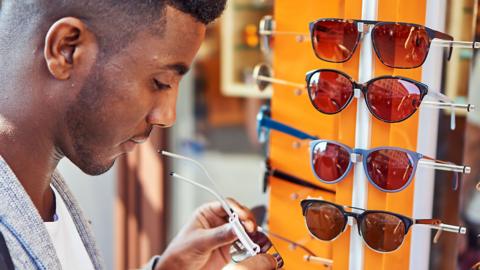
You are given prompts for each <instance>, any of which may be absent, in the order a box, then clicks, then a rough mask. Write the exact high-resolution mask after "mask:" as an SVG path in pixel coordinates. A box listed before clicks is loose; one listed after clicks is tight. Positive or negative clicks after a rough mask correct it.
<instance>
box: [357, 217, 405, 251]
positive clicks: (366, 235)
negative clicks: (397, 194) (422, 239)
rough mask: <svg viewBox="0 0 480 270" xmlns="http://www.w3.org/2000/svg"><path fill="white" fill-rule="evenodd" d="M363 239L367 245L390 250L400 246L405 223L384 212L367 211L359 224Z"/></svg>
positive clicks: (377, 249)
mask: <svg viewBox="0 0 480 270" xmlns="http://www.w3.org/2000/svg"><path fill="white" fill-rule="evenodd" d="M360 230H361V232H362V236H363V239H365V242H366V243H367V245H368V246H369V247H371V248H372V249H374V250H376V251H380V252H391V251H394V250H396V249H397V248H399V247H400V245H402V243H403V239H404V237H405V223H403V221H402V220H401V219H400V218H398V217H397V216H394V215H391V214H386V213H367V214H365V216H364V218H363V220H362V221H361V224H360Z"/></svg>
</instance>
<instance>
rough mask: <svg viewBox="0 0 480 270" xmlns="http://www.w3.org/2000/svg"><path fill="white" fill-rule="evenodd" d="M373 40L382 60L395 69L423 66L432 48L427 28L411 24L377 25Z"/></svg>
mask: <svg viewBox="0 0 480 270" xmlns="http://www.w3.org/2000/svg"><path fill="white" fill-rule="evenodd" d="M372 39H373V45H374V46H375V50H376V52H377V53H378V57H379V58H380V60H381V61H382V62H383V63H384V64H385V65H387V66H390V67H395V68H415V67H419V66H421V65H422V64H423V62H424V61H425V58H426V57H427V54H428V49H429V47H430V37H429V35H428V33H427V31H426V30H425V28H423V27H421V26H415V25H409V24H397V23H388V24H380V25H377V26H375V28H374V29H373V32H372Z"/></svg>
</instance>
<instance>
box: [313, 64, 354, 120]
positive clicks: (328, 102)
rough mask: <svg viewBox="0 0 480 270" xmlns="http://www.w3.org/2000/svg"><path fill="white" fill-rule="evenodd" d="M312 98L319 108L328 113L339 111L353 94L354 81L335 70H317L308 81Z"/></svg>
mask: <svg viewBox="0 0 480 270" xmlns="http://www.w3.org/2000/svg"><path fill="white" fill-rule="evenodd" d="M308 93H309V95H310V100H311V101H312V103H313V105H314V106H315V108H316V109H317V110H319V111H320V112H322V113H326V114H334V113H338V112H340V111H341V110H343V109H344V108H345V106H347V104H348V102H349V101H350V99H351V98H352V96H353V85H352V82H351V81H350V80H349V79H348V78H347V77H345V76H344V75H343V74H341V73H338V72H334V71H317V72H315V73H313V74H312V76H311V77H310V80H309V81H308Z"/></svg>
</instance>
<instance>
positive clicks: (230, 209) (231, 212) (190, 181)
mask: <svg viewBox="0 0 480 270" xmlns="http://www.w3.org/2000/svg"><path fill="white" fill-rule="evenodd" d="M170 176H172V177H175V178H177V179H180V180H182V181H185V182H187V183H189V184H191V185H194V186H196V187H198V188H201V189H203V190H205V191H207V192H208V193H210V194H212V195H213V196H214V197H215V198H216V199H217V200H218V201H219V202H220V203H221V204H222V207H223V209H224V210H225V212H226V213H227V214H228V216H229V217H233V215H234V213H233V211H232V208H231V207H230V206H229V205H228V203H227V202H226V201H225V200H224V199H223V198H222V197H221V196H220V195H219V194H218V193H217V192H215V191H214V190H213V189H211V188H209V187H207V186H204V185H202V184H200V183H197V182H196V181H193V180H191V179H189V178H187V177H185V176H181V175H179V174H178V173H175V172H171V173H170Z"/></svg>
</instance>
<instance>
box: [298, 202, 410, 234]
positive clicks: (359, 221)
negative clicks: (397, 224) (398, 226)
mask: <svg viewBox="0 0 480 270" xmlns="http://www.w3.org/2000/svg"><path fill="white" fill-rule="evenodd" d="M319 204H328V205H331V206H334V207H335V208H337V209H338V210H340V212H342V213H343V217H344V219H345V222H344V226H343V228H342V232H343V231H345V228H346V226H347V224H348V217H353V218H354V219H355V220H356V221H357V229H358V233H359V234H360V235H362V231H361V224H362V222H363V220H364V219H365V217H366V216H367V215H369V214H378V213H380V214H387V215H392V216H395V217H397V218H399V219H400V220H401V221H402V222H403V225H404V226H405V235H407V234H408V231H409V230H410V227H412V225H413V224H414V221H413V220H412V219H411V218H409V217H406V216H402V215H400V214H397V213H392V212H388V211H381V210H365V209H362V208H357V207H351V206H349V207H348V208H351V209H354V210H360V211H363V212H362V213H361V214H358V213H354V212H349V211H346V210H345V209H344V207H343V206H341V205H338V204H335V203H332V202H329V201H324V200H317V199H305V200H302V201H301V202H300V205H301V206H302V214H303V216H304V217H306V214H307V210H308V208H309V207H311V206H312V205H319ZM339 235H340V234H339Z"/></svg>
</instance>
